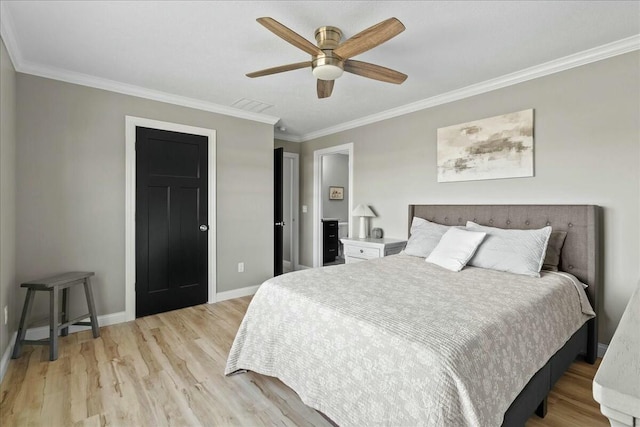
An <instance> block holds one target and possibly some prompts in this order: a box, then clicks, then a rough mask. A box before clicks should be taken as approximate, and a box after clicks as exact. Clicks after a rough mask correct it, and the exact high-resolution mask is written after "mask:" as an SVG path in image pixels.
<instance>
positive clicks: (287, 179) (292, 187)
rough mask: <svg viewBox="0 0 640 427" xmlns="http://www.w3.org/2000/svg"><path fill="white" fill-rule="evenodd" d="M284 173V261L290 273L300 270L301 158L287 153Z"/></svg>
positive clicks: (285, 270) (286, 271) (286, 270)
mask: <svg viewBox="0 0 640 427" xmlns="http://www.w3.org/2000/svg"><path fill="white" fill-rule="evenodd" d="M282 172H283V173H282V187H283V188H282V196H283V197H282V206H283V207H282V212H283V216H282V218H283V221H284V228H283V230H282V231H283V239H282V259H283V271H284V272H285V273H289V272H291V271H296V270H297V269H298V256H299V253H298V243H299V240H298V233H299V228H298V224H299V221H298V212H299V203H298V191H299V190H298V188H299V187H298V186H299V179H300V178H299V177H300V156H299V155H298V154H296V153H286V152H285V153H284V161H283V167H282Z"/></svg>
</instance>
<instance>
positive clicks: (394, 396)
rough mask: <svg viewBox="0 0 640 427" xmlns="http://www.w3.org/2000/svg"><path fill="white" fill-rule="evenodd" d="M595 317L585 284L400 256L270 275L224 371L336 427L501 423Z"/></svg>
mask: <svg viewBox="0 0 640 427" xmlns="http://www.w3.org/2000/svg"><path fill="white" fill-rule="evenodd" d="M592 316H593V311H592V309H591V307H590V306H589V303H588V300H587V299H586V295H585V293H584V291H583V289H582V287H581V286H579V285H578V286H576V285H575V284H574V283H573V281H572V280H571V279H570V278H568V277H565V276H562V275H558V274H545V273H543V275H542V277H541V278H531V277H526V276H519V275H514V274H509V273H502V272H497V271H491V270H484V269H479V268H473V267H471V268H466V269H464V270H463V271H461V272H460V273H453V272H450V271H447V270H444V269H442V268H440V267H437V266H434V265H432V264H428V263H426V262H424V259H423V258H417V257H412V256H408V255H403V254H401V255H396V256H389V257H385V258H381V259H376V260H372V261H369V262H362V263H357V264H348V265H342V266H335V267H328V268H320V269H312V270H304V271H299V272H294V273H289V274H285V275H282V276H279V277H277V278H274V279H270V280H267V281H266V282H265V283H264V284H263V285H262V286H261V287H260V289H259V290H258V292H257V293H256V295H255V297H254V299H253V301H252V302H251V304H250V306H249V308H248V310H247V313H246V315H245V318H244V320H243V321H242V325H241V326H240V329H239V330H238V334H237V336H236V338H235V341H234V343H233V347H232V348H231V352H230V354H229V359H228V361H227V367H226V371H225V373H226V374H230V373H233V372H235V371H237V370H240V369H246V370H251V371H254V372H258V373H260V374H264V375H269V376H274V377H278V378H279V379H281V380H282V381H283V382H284V383H285V384H287V385H288V386H289V387H291V388H292V389H293V390H295V391H296V392H297V393H298V394H299V395H300V398H301V399H302V401H303V402H304V403H305V404H307V405H309V406H311V407H313V408H315V409H317V410H320V411H322V412H323V413H325V414H326V415H327V416H328V417H330V418H331V419H332V420H333V421H335V422H336V423H338V424H339V425H341V426H364V425H367V426H370V425H393V426H399V425H403V426H404V425H406V426H409V425H411V426H414V425H426V426H455V427H459V426H499V425H501V424H502V420H503V416H504V413H505V412H506V410H507V409H508V407H509V405H510V404H511V402H512V401H513V399H514V398H515V397H516V396H517V395H518V393H519V392H520V391H521V390H522V388H523V387H524V385H525V384H526V383H527V382H528V381H529V379H530V378H531V377H532V376H533V375H534V374H535V373H536V372H537V371H538V370H539V369H540V368H541V367H542V366H543V365H544V364H545V363H546V362H547V360H548V359H549V358H550V357H551V356H552V355H553V354H554V353H555V352H556V351H558V350H559V349H560V348H561V347H562V346H563V345H564V343H565V342H566V341H567V340H568V338H569V337H570V336H571V335H572V334H573V333H574V332H575V331H577V330H578V329H579V328H580V326H582V324H583V323H584V322H585V321H586V320H587V319H589V318H590V317H592Z"/></svg>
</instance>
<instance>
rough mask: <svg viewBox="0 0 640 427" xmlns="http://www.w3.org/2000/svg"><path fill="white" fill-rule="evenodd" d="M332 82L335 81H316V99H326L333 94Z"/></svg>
mask: <svg viewBox="0 0 640 427" xmlns="http://www.w3.org/2000/svg"><path fill="white" fill-rule="evenodd" d="M333 82H335V80H320V79H318V98H320V99H322V98H328V97H330V96H331V92H333Z"/></svg>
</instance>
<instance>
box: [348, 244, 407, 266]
mask: <svg viewBox="0 0 640 427" xmlns="http://www.w3.org/2000/svg"><path fill="white" fill-rule="evenodd" d="M340 241H341V242H342V244H343V245H344V260H345V263H346V264H351V263H354V262H360V261H366V260H369V259H374V258H382V257H385V256H387V255H394V254H398V253H400V251H402V250H403V249H404V247H405V245H406V244H407V241H406V240H400V239H386V238H384V239H373V238H367V239H340Z"/></svg>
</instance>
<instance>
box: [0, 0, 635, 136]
mask: <svg viewBox="0 0 640 427" xmlns="http://www.w3.org/2000/svg"><path fill="white" fill-rule="evenodd" d="M0 36H1V37H2V40H3V41H4V43H5V46H6V47H7V51H8V52H9V57H10V59H11V61H12V62H13V66H14V68H15V69H16V71H17V72H20V73H25V74H32V75H36V76H40V77H45V78H50V79H54V80H61V81H65V82H68V83H74V84H79V85H82V86H88V87H93V88H97V89H103V90H108V91H111V92H116V93H121V94H124V95H131V96H136V97H140V98H145V99H150V100H154V101H159V102H164V103H168V104H174V105H180V106H183V107H189V108H194V109H198V110H203V111H209V112H213V113H217V114H223V115H226V116H231V117H237V118H241V119H246V120H252V121H256V122H260V123H267V124H271V125H275V124H276V123H277V122H278V121H279V118H278V117H275V116H269V115H266V114H258V113H253V112H249V111H244V110H240V109H237V108H233V107H228V106H226V105H220V104H215V103H213V102H208V101H202V100H199V99H195V98H189V97H184V96H179V95H174V94H171V93H167V92H161V91H156V90H151V89H146V88H143V87H141V86H135V85H129V84H126V83H121V82H117V81H114V80H109V79H103V78H99V77H94V76H90V75H87V74H82V73H75V72H71V71H68V70H63V69H58V68H53V67H45V66H41V65H36V64H33V63H30V62H28V61H25V60H24V58H23V57H22V54H21V52H20V49H19V48H18V44H17V42H16V37H15V30H14V28H13V25H12V20H11V16H10V12H9V10H8V7H7V5H6V2H0ZM639 49H640V34H638V35H634V36H631V37H627V38H625V39H621V40H618V41H615V42H612V43H608V44H605V45H602V46H598V47H595V48H592V49H588V50H585V51H582V52H578V53H576V54H573V55H568V56H565V57H563V58H559V59H555V60H553V61H549V62H546V63H543V64H540V65H536V66H533V67H530V68H526V69H524V70H521V71H516V72H514V73H511V74H506V75H504V76H501V77H497V78H495V79H491V80H486V81H484V82H480V83H476V84H473V85H470V86H467V87H464V88H461V89H456V90H453V91H450V92H447V93H444V94H441V95H436V96H433V97H431V98H426V99H423V100H420V101H416V102H413V103H411V104H407V105H403V106H400V107H397V108H392V109H390V110H386V111H382V112H380V113H376V114H371V115H369V116H365V117H361V118H359V119H356V120H352V121H349V122H345V123H340V124H338V125H335V126H330V127H328V128H325V129H320V130H317V131H313V132H309V133H307V134H303V135H285V134H282V133H280V132H275V134H274V136H275V138H278V139H282V140H285V141H290V142H306V141H311V140H313V139H317V138H320V137H323V136H327V135H331V134H334V133H338V132H342V131H345V130H349V129H354V128H357V127H360V126H364V125H368V124H371V123H376V122H379V121H382V120H387V119H391V118H394V117H398V116H402V115H405V114H409V113H413V112H416V111H420V110H424V109H427V108H431V107H435V106H438V105H442V104H446V103H449V102H453V101H459V100H461V99H464V98H468V97H471V96H475V95H480V94H483V93H486V92H490V91H493V90H496V89H501V88H504V87H507V86H511V85H515V84H518V83H522V82H526V81H528V80H533V79H536V78H539V77H544V76H548V75H550V74H554V73H558V72H561V71H565V70H568V69H571V68H575V67H579V66H581V65H586V64H590V63H592V62H597V61H601V60H603V59H607V58H610V57H613V56H617V55H622V54H625V53H628V52H632V51H635V50H639Z"/></svg>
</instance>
